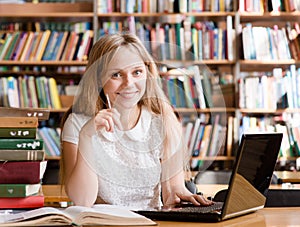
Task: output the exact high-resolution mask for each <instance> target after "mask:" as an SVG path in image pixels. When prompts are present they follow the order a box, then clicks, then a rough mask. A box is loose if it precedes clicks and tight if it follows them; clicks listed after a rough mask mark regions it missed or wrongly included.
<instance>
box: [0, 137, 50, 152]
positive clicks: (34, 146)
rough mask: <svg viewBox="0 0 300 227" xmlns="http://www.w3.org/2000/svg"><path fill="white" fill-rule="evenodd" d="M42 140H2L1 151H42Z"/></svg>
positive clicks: (0, 143) (0, 140)
mask: <svg viewBox="0 0 300 227" xmlns="http://www.w3.org/2000/svg"><path fill="white" fill-rule="evenodd" d="M43 147H44V141H43V140H42V139H0V149H3V150H4V149H6V150H42V149H43Z"/></svg>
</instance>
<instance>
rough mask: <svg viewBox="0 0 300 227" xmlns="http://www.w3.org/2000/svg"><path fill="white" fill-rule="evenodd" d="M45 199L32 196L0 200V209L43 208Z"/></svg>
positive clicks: (40, 196) (39, 196)
mask: <svg viewBox="0 0 300 227" xmlns="http://www.w3.org/2000/svg"><path fill="white" fill-rule="evenodd" d="M44 202H45V197H44V196H43V195H33V196H27V197H23V198H22V197H15V198H13V197H12V198H4V197H3V198H0V209H19V208H22V209H29V208H39V207H43V206H44Z"/></svg>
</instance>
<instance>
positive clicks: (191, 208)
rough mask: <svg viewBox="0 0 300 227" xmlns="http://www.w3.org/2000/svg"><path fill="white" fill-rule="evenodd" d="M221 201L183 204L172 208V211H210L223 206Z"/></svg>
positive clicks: (217, 209)
mask: <svg viewBox="0 0 300 227" xmlns="http://www.w3.org/2000/svg"><path fill="white" fill-rule="evenodd" d="M223 204H224V203H223V202H214V203H213V204H212V205H210V206H192V205H190V206H184V207H180V208H176V209H172V211H173V212H185V213H186V212H188V213H210V212H212V211H220V210H221V209H222V207H223Z"/></svg>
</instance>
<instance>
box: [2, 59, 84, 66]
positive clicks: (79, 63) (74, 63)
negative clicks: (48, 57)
mask: <svg viewBox="0 0 300 227" xmlns="http://www.w3.org/2000/svg"><path fill="white" fill-rule="evenodd" d="M86 64H87V61H45V60H42V61H13V60H11V61H8V60H6V61H0V65H7V66H11V65H14V66H26V65H28V66H52V65H53V66H86Z"/></svg>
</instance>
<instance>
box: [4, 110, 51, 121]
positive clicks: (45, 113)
mask: <svg viewBox="0 0 300 227" xmlns="http://www.w3.org/2000/svg"><path fill="white" fill-rule="evenodd" d="M49 115H50V110H49V109H38V108H13V107H0V117H7V116H10V117H14V116H15V117H23V116H24V117H37V118H38V119H39V120H48V118H49Z"/></svg>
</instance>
